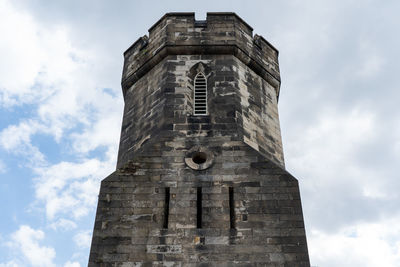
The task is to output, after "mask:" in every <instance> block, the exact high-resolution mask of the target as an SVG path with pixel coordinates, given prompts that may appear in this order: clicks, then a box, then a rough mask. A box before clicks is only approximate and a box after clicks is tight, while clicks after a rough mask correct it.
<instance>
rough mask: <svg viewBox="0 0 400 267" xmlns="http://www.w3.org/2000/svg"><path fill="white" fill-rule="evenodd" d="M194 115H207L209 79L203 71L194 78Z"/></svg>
mask: <svg viewBox="0 0 400 267" xmlns="http://www.w3.org/2000/svg"><path fill="white" fill-rule="evenodd" d="M194 115H207V80H206V77H205V76H204V74H202V73H199V74H197V76H196V78H195V79H194Z"/></svg>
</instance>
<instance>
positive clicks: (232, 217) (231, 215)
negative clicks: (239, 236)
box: [229, 187, 235, 229]
mask: <svg viewBox="0 0 400 267" xmlns="http://www.w3.org/2000/svg"><path fill="white" fill-rule="evenodd" d="M234 203H235V202H234V198H233V187H229V218H230V226H231V229H235V205H234Z"/></svg>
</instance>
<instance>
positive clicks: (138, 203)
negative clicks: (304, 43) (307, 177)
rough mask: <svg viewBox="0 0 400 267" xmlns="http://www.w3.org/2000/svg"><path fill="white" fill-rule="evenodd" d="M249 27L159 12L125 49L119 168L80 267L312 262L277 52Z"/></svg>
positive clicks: (227, 17)
mask: <svg viewBox="0 0 400 267" xmlns="http://www.w3.org/2000/svg"><path fill="white" fill-rule="evenodd" d="M252 31H253V29H252V28H251V27H250V26H249V25H248V24H247V23H245V22H244V21H243V20H242V19H241V18H240V17H238V16H237V15H236V14H234V13H222V12H217V13H208V14H207V19H206V20H205V21H196V20H195V17H194V13H168V14H166V15H165V16H163V17H162V18H161V19H160V20H159V21H158V22H157V23H156V24H154V25H153V26H152V27H151V28H150V29H149V33H150V34H149V38H147V37H142V38H139V40H138V41H136V42H135V43H134V44H133V45H132V46H131V47H130V48H129V49H128V50H127V51H126V52H125V54H124V56H125V63H124V72H123V78H122V87H123V92H124V99H125V108H124V116H123V122H122V127H121V139H120V147H119V153H118V163H117V169H116V170H115V172H113V173H112V174H111V175H110V176H108V177H107V178H105V179H104V180H103V181H102V183H101V189H100V194H99V200H98V207H97V214H96V220H95V225H94V232H93V239H92V247H91V253H90V259H89V266H93V267H94V266H125V267H127V266H218V267H220V266H229V267H230V266H279V267H283V266H310V265H309V259H308V252H307V243H306V237H305V231H304V221H303V214H302V208H301V201H300V193H299V188H298V182H297V180H296V179H295V178H294V177H293V176H292V175H290V174H289V173H288V172H287V171H286V170H285V167H284V158H283V149H282V141H281V133H280V126H279V117H278V108H277V105H278V94H279V86H280V76H279V65H278V51H277V50H276V49H275V48H274V47H273V46H272V45H270V44H269V43H268V42H267V41H266V40H265V39H264V38H262V37H261V36H258V35H255V36H254V37H253V33H252ZM200 72H201V73H202V75H203V76H204V77H205V80H201V82H200V84H201V85H200V86H203V88H204V87H205V88H206V89H205V91H204V89H203V91H202V93H203V94H204V93H205V92H206V94H207V98H206V100H205V101H206V103H207V113H206V114H205V115H202V116H198V115H194V114H193V113H194V110H193V109H194V101H196V100H195V97H194V95H195V94H194V91H195V90H196V86H198V85H196V84H195V77H196V75H197V74H198V73H200ZM204 81H205V82H204ZM200 99H201V96H200ZM196 105H197V104H196ZM200 221H201V223H200Z"/></svg>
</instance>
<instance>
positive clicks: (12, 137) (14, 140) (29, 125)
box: [0, 120, 45, 165]
mask: <svg viewBox="0 0 400 267" xmlns="http://www.w3.org/2000/svg"><path fill="white" fill-rule="evenodd" d="M38 131H44V128H43V126H42V125H40V124H39V123H38V122H36V121H34V120H27V121H24V122H21V123H20V124H18V125H10V126H8V127H7V128H5V129H3V130H2V131H1V132H0V146H1V147H2V148H3V149H5V150H6V151H8V152H10V153H13V154H17V155H23V156H25V157H26V158H27V159H29V161H30V162H31V163H34V164H37V165H39V164H43V163H44V161H45V156H44V155H43V154H42V153H41V152H40V151H39V149H38V148H37V147H35V146H33V145H32V144H31V136H32V135H33V134H35V133H37V132H38Z"/></svg>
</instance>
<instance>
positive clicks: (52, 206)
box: [35, 159, 114, 220]
mask: <svg viewBox="0 0 400 267" xmlns="http://www.w3.org/2000/svg"><path fill="white" fill-rule="evenodd" d="M113 167H114V165H113V164H111V165H110V162H102V161H99V160H97V159H87V160H83V161H82V163H71V162H61V163H58V164H54V165H51V166H48V167H43V168H37V169H35V172H36V173H37V174H38V175H39V176H38V178H36V179H35V192H36V197H37V199H38V200H39V201H44V202H45V209H46V214H47V217H48V218H49V219H50V220H53V219H54V218H55V216H56V215H58V214H61V215H64V216H67V215H68V216H72V218H74V219H76V218H79V217H82V216H84V215H86V214H87V213H88V211H89V210H90V209H91V208H92V207H94V206H95V205H96V201H97V194H98V190H99V185H100V184H99V183H100V180H101V179H102V178H104V177H105V176H106V175H107V174H109V172H110V171H111V170H112V169H113Z"/></svg>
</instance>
